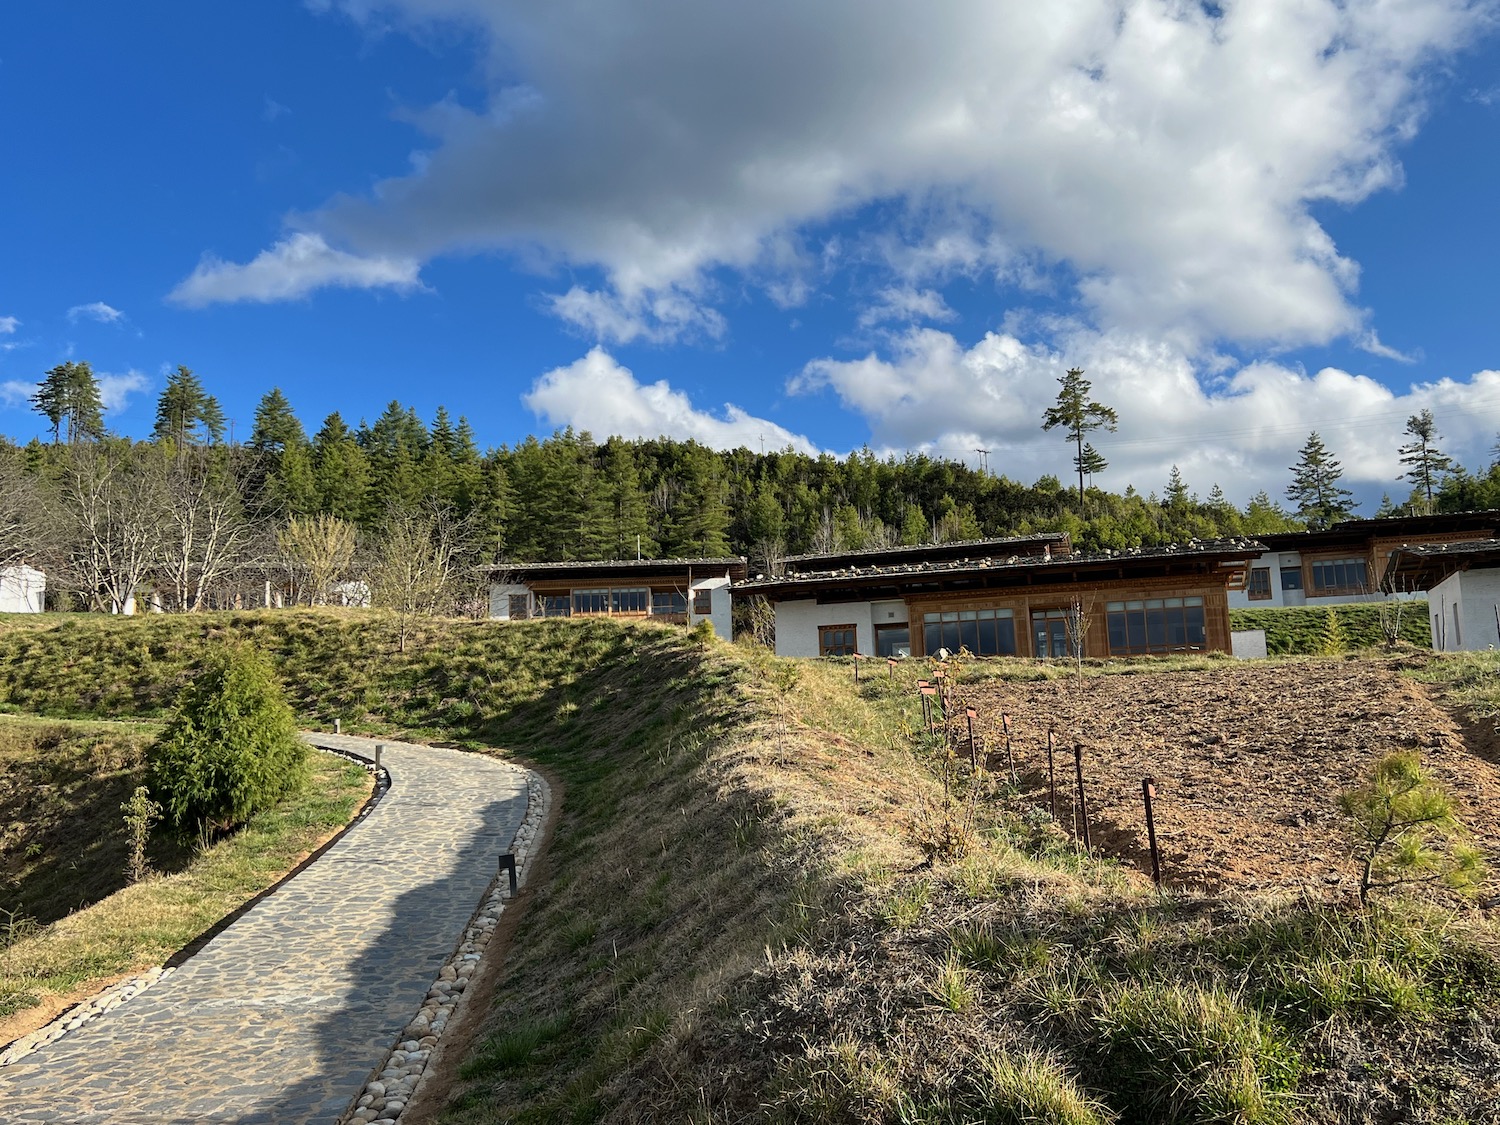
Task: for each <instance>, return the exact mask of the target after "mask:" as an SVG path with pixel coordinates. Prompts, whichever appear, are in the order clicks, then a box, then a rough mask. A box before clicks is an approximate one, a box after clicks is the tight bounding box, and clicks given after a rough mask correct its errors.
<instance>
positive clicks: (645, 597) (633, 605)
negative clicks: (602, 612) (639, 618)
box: [609, 589, 651, 613]
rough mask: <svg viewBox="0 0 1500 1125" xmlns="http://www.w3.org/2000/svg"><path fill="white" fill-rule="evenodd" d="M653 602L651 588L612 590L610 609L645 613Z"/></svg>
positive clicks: (618, 611)
mask: <svg viewBox="0 0 1500 1125" xmlns="http://www.w3.org/2000/svg"><path fill="white" fill-rule="evenodd" d="M650 603H651V591H650V590H644V589H642V590H611V591H610V592H609V611H610V612H611V613H645V612H646V606H648V605H649V604H650Z"/></svg>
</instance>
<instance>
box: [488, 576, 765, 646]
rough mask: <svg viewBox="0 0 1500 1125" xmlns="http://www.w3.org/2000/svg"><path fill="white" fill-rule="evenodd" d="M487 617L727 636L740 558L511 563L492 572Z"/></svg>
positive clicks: (729, 631) (729, 629)
mask: <svg viewBox="0 0 1500 1125" xmlns="http://www.w3.org/2000/svg"><path fill="white" fill-rule="evenodd" d="M490 573H491V582H490V617H491V618H493V619H496V620H500V621H519V620H528V619H531V618H536V617H620V618H634V619H651V620H659V621H667V622H672V623H674V624H681V625H696V624H698V622H700V621H708V622H710V623H711V624H712V625H713V629H714V632H715V633H717V634H718V635H719V636H720V637H723V638H724V639H725V640H730V639H732V637H733V631H734V625H733V619H732V616H731V608H730V586H731V584H732V583H734V582H736V581H739V580H742V579H743V578H744V577H745V560H744V559H743V558H718V559H630V560H623V561H621V560H614V561H610V562H546V563H515V564H513V565H510V566H498V567H493V568H491V572H490Z"/></svg>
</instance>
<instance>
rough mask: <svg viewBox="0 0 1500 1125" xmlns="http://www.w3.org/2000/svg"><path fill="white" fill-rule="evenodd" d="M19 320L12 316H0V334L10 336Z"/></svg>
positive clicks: (18, 324) (19, 325) (19, 324)
mask: <svg viewBox="0 0 1500 1125" xmlns="http://www.w3.org/2000/svg"><path fill="white" fill-rule="evenodd" d="M19 327H21V322H20V321H19V320H17V319H16V318H15V317H13V316H0V336H12V335H14V334H15V331H16V329H17V328H19Z"/></svg>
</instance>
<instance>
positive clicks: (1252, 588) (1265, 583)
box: [1245, 566, 1271, 602]
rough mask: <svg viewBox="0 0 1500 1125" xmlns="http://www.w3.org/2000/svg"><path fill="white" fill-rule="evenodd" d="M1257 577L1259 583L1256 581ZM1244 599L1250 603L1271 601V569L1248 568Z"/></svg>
mask: <svg viewBox="0 0 1500 1125" xmlns="http://www.w3.org/2000/svg"><path fill="white" fill-rule="evenodd" d="M1257 576H1259V577H1260V579H1261V581H1260V582H1259V583H1258V582H1257V581H1256V578H1257ZM1245 597H1247V598H1249V599H1250V600H1251V601H1252V602H1268V601H1270V600H1271V568H1270V567H1269V566H1252V567H1251V568H1250V580H1249V581H1248V582H1246V583H1245Z"/></svg>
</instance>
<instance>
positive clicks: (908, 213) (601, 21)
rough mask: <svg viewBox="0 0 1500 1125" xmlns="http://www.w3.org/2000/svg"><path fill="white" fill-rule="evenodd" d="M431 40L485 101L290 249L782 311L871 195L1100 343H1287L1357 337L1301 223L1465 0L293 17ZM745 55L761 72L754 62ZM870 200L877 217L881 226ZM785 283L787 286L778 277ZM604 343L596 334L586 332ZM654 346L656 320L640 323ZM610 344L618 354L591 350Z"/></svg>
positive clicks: (339, 3)
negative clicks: (524, 274) (1034, 266)
mask: <svg viewBox="0 0 1500 1125" xmlns="http://www.w3.org/2000/svg"><path fill="white" fill-rule="evenodd" d="M315 7H318V8H321V9H327V8H339V9H341V10H343V11H344V12H346V13H347V14H348V15H349V16H350V17H351V18H353V19H356V20H362V21H369V22H370V23H371V24H372V26H378V27H379V28H380V29H381V30H382V31H383V30H387V29H389V28H391V27H396V28H401V27H403V26H404V27H407V28H409V29H410V28H413V27H418V26H419V25H423V24H426V23H429V22H432V21H454V22H457V23H459V24H461V25H463V26H465V27H467V28H472V29H477V30H478V32H479V33H480V34H481V35H483V36H485V37H486V41H487V43H488V45H489V47H490V51H491V62H490V73H491V76H492V78H491V82H492V88H491V91H490V93H489V96H488V99H487V102H486V104H484V105H481V106H478V107H470V108H466V107H463V106H461V105H458V104H456V103H454V102H452V101H449V102H445V103H443V104H442V105H441V106H439V107H437V108H436V109H434V110H433V111H430V112H427V113H425V114H414V115H412V119H413V120H415V121H420V122H421V123H422V124H423V125H424V126H425V127H426V128H427V129H428V130H429V131H430V132H431V133H432V135H433V141H432V144H431V146H430V151H426V152H424V153H422V154H421V155H420V159H418V160H416V161H414V162H413V166H412V170H411V171H410V172H409V173H407V174H404V175H400V176H396V177H393V178H390V179H387V180H385V181H384V182H382V183H381V184H379V185H378V187H377V188H376V189H375V190H374V191H373V192H372V193H370V194H369V195H368V196H364V197H353V196H346V197H340V198H337V199H334V200H331V201H330V202H329V203H328V204H327V205H326V206H325V207H324V208H323V209H322V210H321V211H319V212H318V213H316V214H314V215H310V216H304V217H303V218H302V219H301V220H300V222H301V223H302V224H303V225H304V226H306V227H307V228H308V229H316V230H320V231H323V232H325V233H327V234H329V235H330V236H336V237H337V238H338V239H339V240H340V242H341V243H346V244H347V245H349V246H350V247H352V248H354V249H355V250H356V251H358V252H359V253H361V254H364V255H374V256H395V257H397V258H400V259H415V260H426V259H427V258H429V257H431V256H433V255H436V254H441V253H452V252H467V251H474V250H481V249H489V248H505V249H512V250H515V251H517V252H518V253H523V254H526V255H528V256H533V257H534V256H537V255H539V256H540V257H541V258H542V259H543V260H545V259H548V258H550V259H552V260H555V261H559V262H561V263H563V264H565V265H569V266H594V267H598V268H600V269H601V270H602V271H603V273H604V275H605V277H606V279H607V283H608V286H609V287H610V289H611V290H612V291H613V293H614V294H615V295H616V296H617V297H618V298H619V299H620V300H622V301H624V302H626V303H627V304H628V303H629V302H631V301H634V300H637V299H640V298H641V297H642V295H646V297H647V298H648V299H649V296H650V295H652V294H655V293H659V292H671V291H673V290H674V289H681V288H683V287H685V288H686V289H688V290H689V291H694V290H695V287H696V285H697V283H698V281H699V280H700V279H701V278H702V277H703V276H705V275H706V274H708V273H711V272H713V271H716V270H720V269H730V270H739V271H744V272H745V273H746V275H747V276H748V277H750V278H751V279H753V280H756V281H759V282H761V283H763V284H764V285H765V286H766V287H767V289H768V291H770V292H773V293H774V294H776V299H777V300H788V299H790V300H793V301H796V300H800V299H801V298H802V287H803V286H805V285H807V284H809V280H808V278H807V276H806V273H805V271H806V263H801V264H798V265H793V264H789V263H788V262H786V261H785V260H783V256H782V255H783V251H784V249H785V247H787V246H788V245H795V244H796V242H797V240H798V237H799V236H800V235H803V234H806V233H807V232H808V231H809V229H810V228H814V227H816V226H817V225H819V224H826V223H831V222H838V221H840V220H842V219H846V218H848V217H849V216H851V215H855V214H857V213H859V211H860V209H861V208H864V207H866V206H867V205H870V204H879V205H880V207H879V209H878V210H879V213H880V214H882V215H884V216H886V217H887V218H889V216H890V215H891V214H893V213H894V214H896V215H898V216H899V217H897V218H890V219H889V225H890V228H891V229H890V232H889V233H890V235H891V237H892V238H893V240H894V242H895V244H896V245H895V246H894V247H893V250H896V251H902V252H893V253H892V254H891V255H889V257H890V258H891V260H892V262H893V264H894V263H895V262H896V261H897V260H900V259H904V260H905V268H906V269H907V270H910V271H913V272H911V273H908V274H907V275H906V279H907V280H908V281H919V282H920V281H921V280H922V278H923V277H924V276H927V275H925V274H923V273H922V271H923V270H924V269H925V270H955V269H957V270H977V269H1001V270H1006V269H1009V268H1010V265H1011V264H1013V263H1014V262H1016V261H1021V262H1040V263H1052V264H1054V265H1056V264H1063V265H1065V266H1066V267H1068V268H1067V270H1065V271H1064V272H1063V276H1064V277H1066V278H1068V279H1071V280H1070V281H1068V282H1067V284H1069V285H1072V286H1073V287H1072V288H1071V290H1070V291H1069V292H1068V293H1066V294H1064V296H1066V297H1068V298H1070V299H1071V300H1072V301H1074V302H1075V303H1076V306H1075V307H1076V310H1077V311H1080V312H1083V313H1086V314H1087V315H1088V316H1089V317H1090V318H1091V319H1092V320H1093V322H1094V323H1095V324H1096V325H1098V326H1100V327H1102V328H1105V329H1120V330H1126V331H1143V332H1170V333H1188V334H1191V335H1192V336H1194V337H1195V338H1197V339H1199V340H1200V341H1212V340H1215V339H1229V340H1235V341H1243V342H1266V343H1271V344H1275V345H1278V346H1292V345H1297V344H1302V343H1309V342H1322V341H1327V340H1329V339H1332V338H1334V337H1336V336H1339V335H1343V334H1351V333H1357V332H1359V331H1361V330H1363V329H1364V327H1365V319H1366V316H1365V314H1364V313H1363V311H1362V310H1360V309H1359V308H1358V307H1357V306H1356V305H1354V304H1353V302H1352V300H1351V293H1352V291H1353V288H1354V286H1355V285H1356V283H1357V280H1358V267H1357V265H1356V264H1355V263H1353V262H1352V261H1350V260H1348V259H1347V258H1346V257H1344V256H1342V255H1341V254H1340V252H1339V250H1338V248H1337V247H1336V246H1335V245H1334V244H1333V242H1332V240H1331V238H1330V237H1329V236H1328V234H1327V232H1326V231H1325V230H1323V228H1322V227H1321V226H1320V225H1319V224H1318V222H1317V221H1316V220H1315V219H1314V218H1313V217H1312V214H1311V211H1310V207H1311V205H1312V204H1314V203H1316V202H1319V201H1323V200H1336V201H1339V202H1343V203H1354V202H1357V201H1359V200H1361V199H1363V198H1365V197H1366V196H1368V195H1369V194H1370V193H1372V192H1375V191H1378V190H1380V189H1382V188H1387V187H1392V186H1395V185H1398V184H1399V183H1400V179H1401V169H1400V166H1399V163H1398V162H1397V159H1396V156H1395V150H1396V147H1397V146H1398V145H1399V144H1400V143H1402V142H1404V141H1405V140H1408V139H1409V138H1410V136H1411V134H1412V132H1413V130H1414V123H1415V122H1416V121H1417V120H1418V118H1419V116H1420V112H1421V110H1422V101H1421V96H1422V90H1423V82H1424V80H1425V76H1426V74H1427V73H1428V72H1429V71H1430V70H1431V68H1432V67H1433V66H1434V64H1437V63H1440V62H1441V61H1442V59H1443V57H1444V56H1445V55H1446V54H1447V53H1449V52H1451V51H1453V50H1455V49H1457V48H1458V47H1460V46H1461V45H1463V44H1464V43H1465V42H1466V41H1467V40H1468V39H1469V38H1470V37H1471V36H1472V35H1473V34H1475V33H1477V29H1478V27H1479V25H1480V23H1481V21H1482V20H1483V19H1484V18H1485V16H1486V10H1487V9H1486V5H1484V4H1476V3H1472V2H1470V0H1253V2H1251V0H1238V2H1225V3H1223V4H1218V5H1200V4H1196V3H1182V2H1177V0H1056V2H1054V3H1048V4H996V3H993V0H954V2H952V3H948V4H944V5H938V6H931V5H912V4H908V3H901V2H897V0H887V2H885V3H879V2H872V0H825V2H824V3H820V4H817V5H808V4H806V3H802V2H798V0H764V2H762V3H757V4H740V5H717V4H685V3H675V4H673V3H661V4H654V5H636V6H633V7H632V8H631V9H630V10H629V13H628V14H622V13H621V12H620V11H618V10H616V9H614V8H607V7H606V8H602V7H601V6H600V5H599V4H598V3H597V0H554V2H552V3H547V4H532V5H518V4H515V3H514V2H512V0H319V3H318V4H316V5H315ZM769 60H774V63H772V62H771V61H769ZM891 204H894V205H895V206H890V205H891ZM788 274H790V275H792V281H791V283H790V284H789V283H788V281H787V275H788ZM606 327H608V324H607V322H606ZM662 331H665V329H662ZM611 338H619V337H618V335H616V336H613V337H611Z"/></svg>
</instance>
